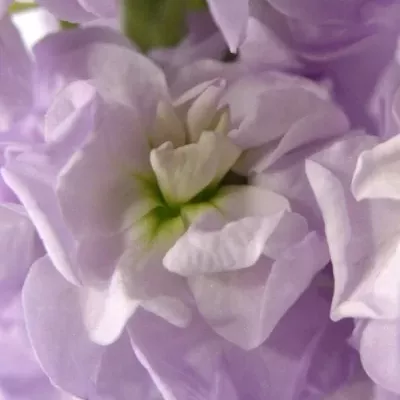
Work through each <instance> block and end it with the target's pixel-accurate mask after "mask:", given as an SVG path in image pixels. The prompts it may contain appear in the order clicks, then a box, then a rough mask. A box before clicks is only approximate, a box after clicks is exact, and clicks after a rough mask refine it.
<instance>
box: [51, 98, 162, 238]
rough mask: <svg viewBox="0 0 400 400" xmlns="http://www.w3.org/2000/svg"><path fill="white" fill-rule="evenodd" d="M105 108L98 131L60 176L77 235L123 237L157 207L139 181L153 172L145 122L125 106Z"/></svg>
mask: <svg viewBox="0 0 400 400" xmlns="http://www.w3.org/2000/svg"><path fill="white" fill-rule="evenodd" d="M102 106H104V108H103V107H102ZM102 106H99V107H100V108H99V109H98V110H97V115H98V118H100V120H98V121H97V123H96V125H95V126H94V127H93V128H92V129H94V133H93V134H92V135H91V137H90V138H89V140H88V141H87V143H86V144H85V145H84V146H83V148H82V149H81V150H80V151H77V152H76V153H75V154H74V155H73V156H72V158H71V159H70V161H69V163H68V164H67V165H66V167H65V168H64V169H63V170H62V171H61V173H60V176H59V177H58V184H57V196H58V199H59V201H60V205H61V209H62V212H63V215H64V218H65V221H66V222H67V224H68V225H69V227H70V228H71V230H72V232H73V233H74V234H75V235H76V236H77V237H82V236H85V235H96V234H105V235H110V234H113V233H117V232H119V231H121V230H123V229H126V228H128V227H129V226H131V225H132V224H133V223H134V222H135V221H137V220H138V219H140V218H141V217H142V216H143V215H144V214H146V213H147V212H148V211H150V210H151V209H152V208H153V207H154V204H153V203H152V202H151V199H146V198H145V196H144V195H143V193H142V191H141V186H140V182H139V180H138V179H137V178H136V175H137V176H140V174H141V173H148V172H149V171H150V166H149V163H148V162H149V160H148V155H149V147H148V143H147V138H146V137H145V135H144V132H143V129H144V127H143V126H142V125H141V123H140V119H139V118H138V116H137V115H135V113H134V112H133V110H131V109H130V108H127V107H125V106H120V105H113V106H111V105H105V104H102ZM112 132H113V134H111V133H112ZM82 188H85V189H84V190H82Z"/></svg>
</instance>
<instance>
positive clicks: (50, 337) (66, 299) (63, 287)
mask: <svg viewBox="0 0 400 400" xmlns="http://www.w3.org/2000/svg"><path fill="white" fill-rule="evenodd" d="M23 306H24V311H25V318H26V325H27V329H28V334H29V337H30V339H31V342H32V344H33V347H34V349H35V353H36V355H37V357H38V359H39V362H40V364H41V366H42V368H43V369H44V371H45V372H46V374H47V375H48V376H49V377H50V379H51V381H52V382H53V384H55V385H56V386H58V387H61V388H63V389H64V390H66V391H68V392H70V393H72V394H74V395H76V396H78V397H82V398H87V397H88V395H89V393H90V392H91V391H92V390H93V385H94V382H95V377H96V371H97V369H98V367H99V365H100V361H101V357H102V354H103V352H104V350H105V348H104V347H101V346H99V345H97V344H95V343H93V342H91V341H90V339H89V337H88V334H87V329H86V326H85V324H84V320H83V317H82V303H81V295H80V289H79V288H78V287H76V286H73V285H71V284H70V283H68V282H67V281H66V280H65V279H64V278H63V277H62V275H60V274H59V273H58V272H57V270H56V269H55V268H54V266H53V265H52V263H51V261H50V260H49V258H47V257H46V258H42V259H40V260H39V261H37V262H36V263H35V264H34V265H33V267H32V268H31V270H30V272H29V275H28V277H27V280H26V282H25V286H24V290H23Z"/></svg>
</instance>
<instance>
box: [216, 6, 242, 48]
mask: <svg viewBox="0 0 400 400" xmlns="http://www.w3.org/2000/svg"><path fill="white" fill-rule="evenodd" d="M208 5H209V7H210V11H211V13H212V15H213V17H214V19H215V22H216V24H217V25H218V26H219V28H220V29H221V31H222V34H223V35H224V37H225V40H226V41H227V43H228V46H229V49H230V51H231V52H232V53H235V52H236V50H237V48H238V46H239V44H240V42H241V41H242V39H243V35H244V32H245V29H246V23H247V18H248V15H249V4H248V0H233V1H232V0H230V1H228V0H208Z"/></svg>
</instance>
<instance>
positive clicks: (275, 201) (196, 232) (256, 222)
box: [163, 187, 288, 276]
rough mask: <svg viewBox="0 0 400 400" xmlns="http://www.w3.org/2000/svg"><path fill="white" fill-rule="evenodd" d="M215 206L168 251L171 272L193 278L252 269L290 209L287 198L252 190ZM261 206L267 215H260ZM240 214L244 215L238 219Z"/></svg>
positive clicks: (166, 259) (234, 194)
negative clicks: (257, 210)
mask: <svg viewBox="0 0 400 400" xmlns="http://www.w3.org/2000/svg"><path fill="white" fill-rule="evenodd" d="M228 193H229V192H228ZM265 205H267V206H265ZM216 206H217V207H218V208H217V210H215V209H211V210H210V211H209V212H206V213H205V214H203V215H202V216H201V217H200V218H199V219H198V220H197V221H196V222H195V223H194V224H193V225H192V226H191V227H190V228H189V231H188V232H187V233H186V234H184V235H183V236H182V237H181V238H180V239H178V240H177V242H176V243H175V245H174V246H173V247H172V248H171V249H170V250H169V251H168V252H167V254H166V255H165V257H164V259H163V263H164V266H165V267H166V268H167V269H168V270H170V271H172V272H176V273H178V274H180V275H183V276H191V275H198V274H202V273H206V274H208V273H214V272H221V271H232V270H236V269H241V268H248V267H251V266H252V265H253V264H254V263H256V262H257V260H258V259H259V257H260V256H261V255H262V254H263V252H264V250H265V247H266V242H267V241H268V239H269V238H270V236H271V235H272V233H273V232H274V230H275V229H276V227H277V226H278V225H279V223H280V222H281V220H282V218H283V216H284V212H285V209H288V204H287V202H286V201H285V199H284V198H282V197H280V196H279V195H276V194H275V193H272V192H268V191H262V190H257V189H256V188H252V187H248V188H247V187H246V188H245V189H242V190H232V192H231V193H230V194H228V195H227V196H226V198H224V197H222V199H221V200H219V201H217V202H216ZM235 206H236V207H235ZM258 206H259V207H260V208H261V207H262V208H264V210H263V213H264V215H263V214H258V215H257V212H256V209H254V208H255V207H258ZM219 210H221V211H219ZM232 210H233V212H234V213H235V214H236V215H233V213H232ZM241 212H243V214H244V215H240V217H239V218H240V219H238V220H235V219H237V218H238V214H240V213H241ZM247 215H249V216H247ZM235 217H236V218H235ZM231 219H233V220H234V221H232V222H231Z"/></svg>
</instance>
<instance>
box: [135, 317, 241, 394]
mask: <svg viewBox="0 0 400 400" xmlns="http://www.w3.org/2000/svg"><path fill="white" fill-rule="evenodd" d="M129 333H130V336H131V341H132V347H133V349H134V351H135V353H136V355H137V357H138V359H139V360H140V362H141V363H142V365H143V366H144V367H145V368H146V369H147V371H148V373H149V375H150V376H151V377H152V379H153V381H154V383H155V385H156V386H157V388H158V390H159V391H160V393H161V395H162V396H163V398H164V399H188V398H190V397H192V398H194V399H195V398H197V399H219V398H226V399H230V400H239V398H238V397H237V395H236V391H235V388H234V385H233V383H232V382H231V379H230V377H229V375H227V373H226V372H225V368H224V364H223V362H222V357H223V355H222V348H221V344H219V343H218V342H217V341H216V340H215V339H214V338H213V335H212V333H211V332H210V330H209V328H208V327H207V326H206V324H204V322H203V321H202V320H201V318H198V317H197V318H196V319H195V320H193V321H192V323H191V324H190V325H189V326H188V327H187V328H184V329H182V328H177V327H174V326H173V325H171V324H168V323H167V322H165V321H162V320H160V319H159V318H156V317H154V316H152V315H151V314H150V313H144V312H141V313H138V314H136V315H135V317H134V318H133V320H132V321H131V322H130V324H129ZM160 338H163V340H160Z"/></svg>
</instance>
